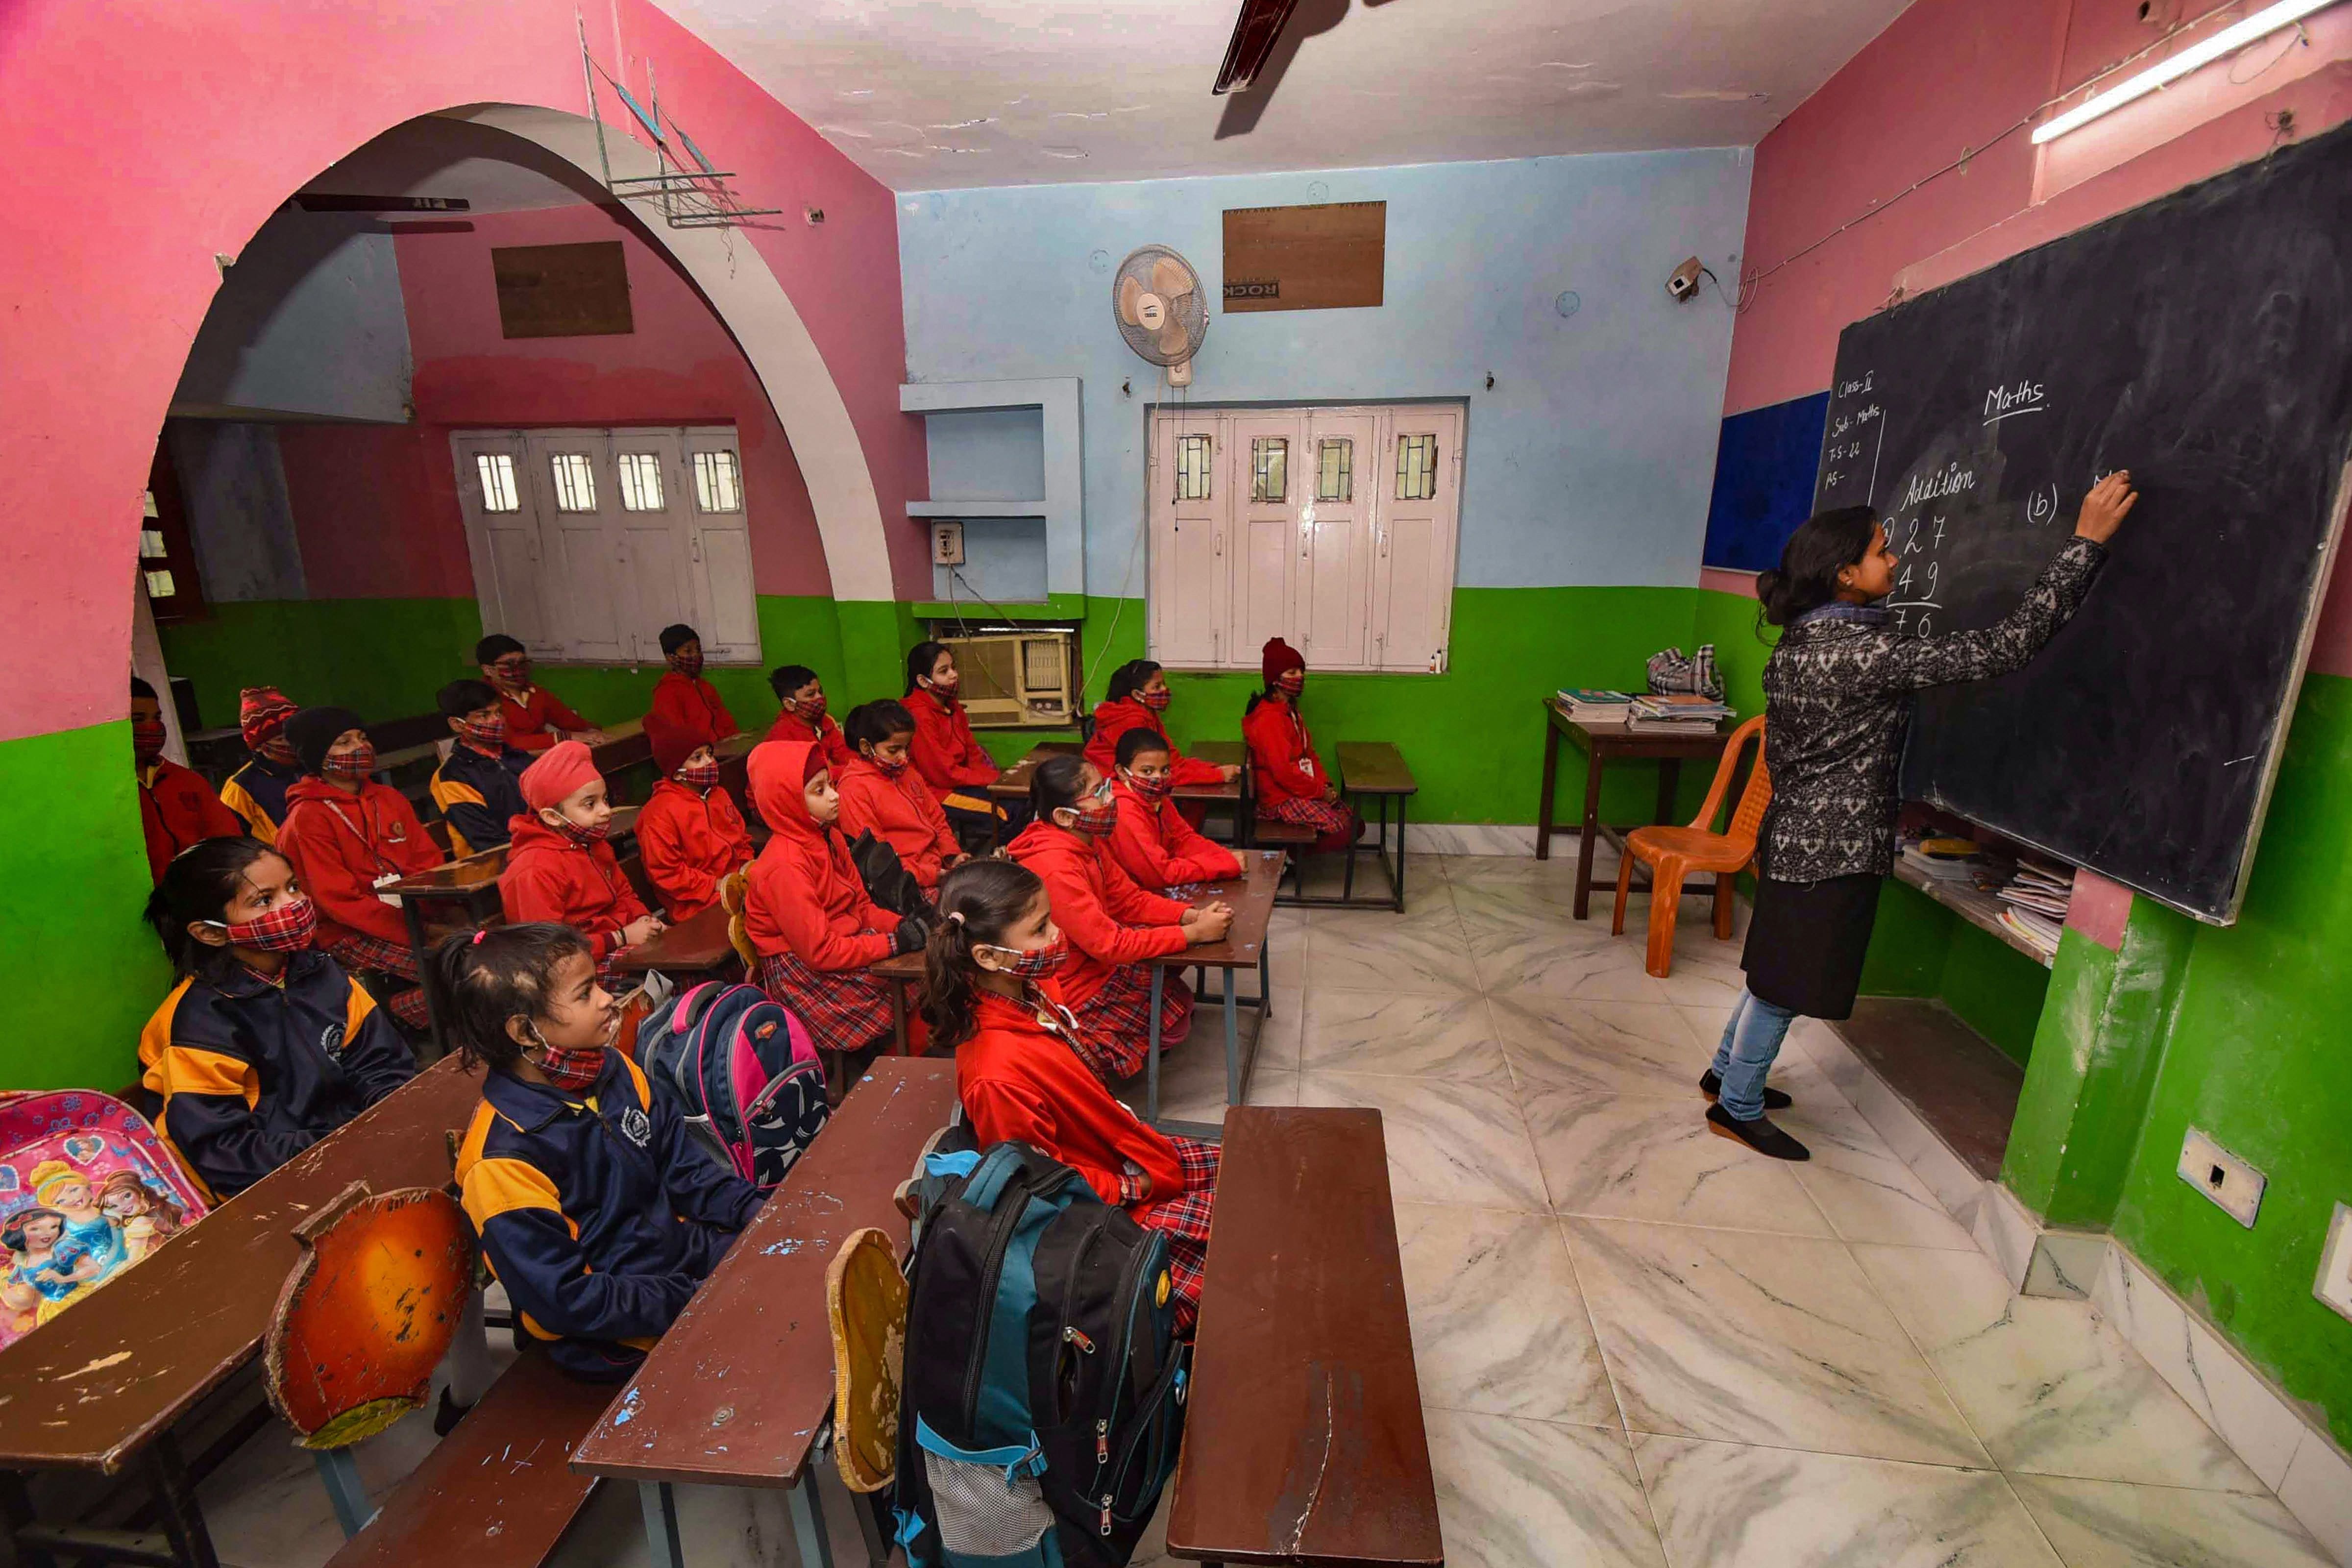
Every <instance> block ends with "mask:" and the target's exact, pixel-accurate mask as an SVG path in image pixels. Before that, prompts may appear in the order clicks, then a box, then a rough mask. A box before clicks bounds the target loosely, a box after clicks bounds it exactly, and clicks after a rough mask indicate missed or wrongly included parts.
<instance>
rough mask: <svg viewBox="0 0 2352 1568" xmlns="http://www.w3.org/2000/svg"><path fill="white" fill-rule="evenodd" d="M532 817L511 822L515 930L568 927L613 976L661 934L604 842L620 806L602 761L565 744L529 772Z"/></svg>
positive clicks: (507, 877)
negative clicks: (619, 964) (628, 953)
mask: <svg viewBox="0 0 2352 1568" xmlns="http://www.w3.org/2000/svg"><path fill="white" fill-rule="evenodd" d="M520 782H521V784H522V803H523V805H525V806H526V807H528V808H529V810H528V812H527V814H526V815H524V816H518V817H516V818H515V819H514V821H513V822H512V823H510V824H509V831H510V835H511V837H509V838H508V840H507V844H508V848H507V864H506V869H505V870H503V871H500V872H499V905H500V906H501V907H502V908H503V909H504V910H506V917H507V923H508V924H509V925H529V924H531V923H533V922H535V921H544V922H547V923H549V924H552V925H566V926H570V927H571V928H572V930H574V931H578V932H579V933H580V934H581V935H582V936H584V937H586V938H587V939H588V947H589V952H590V956H592V957H593V958H594V959H595V961H596V970H597V973H599V974H603V975H610V974H611V973H613V960H614V957H615V956H616V955H617V954H618V953H619V952H621V950H622V949H623V948H626V947H635V945H636V944H637V943H639V942H643V941H645V940H646V938H647V937H649V936H652V935H653V934H654V933H655V932H656V931H659V930H661V929H662V918H661V917H660V916H659V915H656V914H648V913H646V906H645V903H644V900H640V899H639V898H638V897H637V890H636V889H635V888H633V887H631V886H629V879H628V876H627V874H626V873H625V872H624V871H623V870H622V869H621V863H620V861H618V860H617V859H615V858H614V856H613V847H612V845H610V844H609V843H607V842H605V840H606V839H607V838H608V837H610V836H611V834H612V831H613V800H612V796H611V795H610V794H608V793H607V792H606V790H605V787H604V775H603V774H602V773H598V772H597V771H596V763H595V759H594V758H593V757H591V756H590V755H589V754H588V748H587V747H586V746H585V745H583V744H582V743H581V742H578V741H559V742H556V743H555V744H554V745H552V746H550V747H549V748H548V749H547V750H546V751H544V752H541V753H540V756H539V761H537V762H535V763H531V764H530V766H529V767H527V768H525V769H524V770H523V771H522V779H521V781H520Z"/></svg>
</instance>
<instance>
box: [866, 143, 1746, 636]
mask: <svg viewBox="0 0 2352 1568" xmlns="http://www.w3.org/2000/svg"><path fill="white" fill-rule="evenodd" d="M1748 172H1749V163H1748V154H1747V153H1746V152H1745V151H1743V150H1740V149H1709V150H1700V151H1692V152H1674V153H1607V154H1594V155H1590V156H1582V157H1568V158H1534V159H1521V160H1516V161H1512V162H1508V163H1439V164H1424V165H1418V166H1414V167H1410V168H1393V169H1362V170H1339V171H1328V170H1327V171H1317V172H1315V173H1312V174H1305V173H1302V174H1266V175H1240V176H1232V177H1226V178H1219V179H1195V180H1153V181H1145V182H1139V183H1135V184H1102V185H1040V186H1028V187H1019V188H1006V189H995V190H974V191H935V192H919V193H914V194H910V195H905V196H902V197H901V198H900V200H899V215H898V255H899V266H900V269H901V272H902V276H903V278H904V287H905V293H906V313H907V364H908V379H909V380H911V381H917V382H923V381H985V380H995V379H1006V378H1022V377H1030V376H1055V375H1063V376H1066V375H1076V376H1079V377H1081V378H1082V379H1083V380H1084V383H1085V401H1084V419H1085V428H1086V531H1087V552H1086V553H1087V561H1086V569H1087V582H1086V590H1087V593H1088V594H1091V595H1118V594H1121V593H1122V592H1124V594H1125V595H1128V596H1140V595H1141V594H1142V592H1143V576H1142V569H1141V566H1140V563H1139V561H1137V564H1136V566H1135V571H1134V575H1133V576H1132V577H1131V578H1130V577H1129V575H1128V572H1129V563H1130V561H1131V560H1136V552H1134V550H1133V545H1134V542H1135V531H1136V529H1137V528H1138V527H1139V522H1140V519H1141V514H1142V510H1143V459H1144V413H1145V409H1146V407H1147V405H1149V404H1150V403H1151V402H1152V401H1153V400H1155V399H1156V398H1159V397H1161V396H1164V395H1166V394H1165V391H1164V389H1162V388H1161V387H1160V383H1159V376H1160V372H1159V371H1158V370H1156V369H1155V368H1154V367H1153V366H1151V365H1150V364H1147V363H1144V362H1143V361H1141V360H1139V359H1138V358H1136V357H1135V356H1134V355H1133V354H1131V353H1129V352H1128V350H1127V348H1126V346H1125V344H1124V343H1123V342H1121V340H1120V338H1119V335H1118V331H1117V329H1116V328H1115V327H1114V326H1113V325H1112V319H1111V305H1110V276H1109V271H1110V268H1114V267H1116V265H1117V264H1118V259H1119V258H1121V257H1123V256H1125V255H1126V254H1127V253H1128V252H1129V250H1131V249H1133V248H1134V247H1137V246H1139V245H1142V244H1145V243H1147V242H1158V243H1161V244H1166V245H1171V246H1173V247H1175V248H1176V249H1177V250H1179V251H1181V252H1182V253H1183V255H1184V256H1185V257H1186V258H1188V259H1190V260H1191V261H1192V264H1193V265H1194V266H1196V267H1198V268H1201V270H1202V273H1203V275H1204V278H1205V280H1206V282H1207V285H1208V288H1209V290H1210V294H1211V310H1212V312H1213V315H1212V320H1211V323H1210V328H1209V336H1208V342H1207V344H1206V346H1205V347H1204V348H1203V349H1202V353H1201V356H1200V358H1199V360H1198V361H1197V362H1195V381H1194V384H1193V385H1192V391H1191V394H1190V397H1191V401H1192V402H1194V403H1197V404H1207V403H1247V402H1257V403H1267V402H1280V403H1312V402H1371V401H1390V400H1398V399H1405V398H1416V397H1466V398H1467V399H1468V400H1469V405H1470V435H1469V447H1468V451H1467V457H1466V460H1465V465H1464V482H1463V503H1462V554H1461V563H1460V567H1459V575H1458V581H1459V582H1460V584H1462V585H1463V586H1465V587H1520V586H1560V585H1570V584H1610V585H1613V584H1654V585H1667V586H1687V585H1689V584H1692V583H1693V582H1695V581H1696V579H1697V574H1698V564H1699V550H1700V544H1701V541H1702V539H1703V537H1704V535H1705V532H1706V509H1707V494H1708V486H1709V480H1710V478H1711V476H1712V475H1713V472H1714V468H1715V443H1716V436H1717V429H1718V426H1719V423H1720V421H1721V419H1722V416H1723V387H1724V376H1725V371H1726V367H1727V363H1728V360H1729V355H1730V351H1731V322H1732V312H1731V310H1730V307H1729V305H1728V304H1727V302H1726V301H1725V300H1724V299H1723V297H1722V296H1721V294H1720V293H1719V292H1718V291H1717V290H1716V289H1713V288H1711V287H1709V288H1706V289H1703V291H1702V293H1701V294H1700V296H1699V297H1698V299H1696V300H1694V301H1691V302H1687V303H1684V304H1676V303H1675V302H1674V301H1673V300H1670V299H1669V298H1668V297H1667V295H1666V291H1665V279H1666V275H1667V274H1668V273H1669V272H1670V271H1672V270H1673V268H1674V267H1675V264H1676V263H1677V262H1679V261H1681V260H1682V259H1683V258H1685V256H1689V255H1692V254H1696V255H1697V256H1699V257H1700V258H1702V259H1703V260H1705V261H1706V264H1707V265H1708V266H1710V267H1712V268H1714V269H1715V271H1716V273H1717V275H1718V276H1720V277H1725V278H1732V279H1737V277H1738V267H1737V264H1736V263H1735V262H1734V261H1733V260H1732V257H1733V255H1734V253H1735V252H1736V251H1737V250H1738V247H1739V245H1740V236H1741V233H1742V230H1743V228H1744V226H1745V225H1746V221H1747V205H1748ZM1314 185H1320V186H1322V187H1325V190H1326V191H1327V192H1328V195H1327V194H1323V193H1319V192H1311V191H1310V186H1314ZM1314 200H1328V201H1334V202H1348V201H1386V202H1387V203H1388V204H1389V210H1388V269H1387V286H1386V300H1387V302H1386V304H1385V305H1383V306H1382V307H1381V308H1380V309H1378V310H1300V311H1276V312H1266V313H1260V314H1249V315H1238V316H1234V315H1227V314H1225V313H1223V310H1222V309H1221V308H1220V307H1219V305H1218V304H1217V302H1216V295H1217V284H1218V280H1219V276H1220V273H1221V270H1222V252H1223V211H1224V209H1225V208H1227V207H1244V206H1274V205H1287V204H1296V203H1305V202H1308V201H1314ZM1096 252H1101V253H1103V257H1104V260H1103V261H1102V262H1100V263H1097V262H1095V261H1094V260H1093V259H1092V258H1093V256H1094V254H1095V253H1096ZM1564 289H1573V290H1575V291H1576V293H1577V295H1578V297H1579V300H1580V306H1579V308H1578V310H1577V311H1576V313H1575V314H1574V315H1573V316H1570V317H1567V318H1563V317H1561V316H1560V315H1559V312H1558V311H1557V310H1556V309H1555V308H1554V300H1555V298H1556V297H1557V296H1558V295H1559V293H1560V292H1561V291H1562V290H1564ZM1489 373H1492V374H1493V375H1494V377H1495V381H1496V384H1495V389H1494V390H1493V391H1492V392H1489V391H1487V390H1486V376H1487V374H1489ZM1129 379H1131V380H1132V382H1133V385H1134V391H1133V393H1132V394H1131V395H1123V394H1122V393H1121V392H1120V390H1119V384H1120V382H1121V381H1122V380H1129Z"/></svg>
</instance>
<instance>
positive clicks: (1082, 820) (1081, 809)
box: [1066, 792, 1118, 838]
mask: <svg viewBox="0 0 2352 1568" xmlns="http://www.w3.org/2000/svg"><path fill="white" fill-rule="evenodd" d="M1069 811H1070V815H1071V821H1070V822H1068V823H1067V824H1066V826H1068V828H1069V830H1070V831H1071V832H1073V833H1076V834H1077V835H1079V836H1080V837H1086V838H1100V837H1103V836H1104V835H1105V834H1107V833H1108V832H1109V831H1110V830H1111V828H1112V827H1113V826H1115V825H1116V824H1117V823H1118V801H1116V800H1113V799H1112V798H1111V797H1110V795H1108V793H1107V792H1097V793H1096V794H1094V795H1087V797H1086V798H1085V799H1083V800H1081V801H1079V802H1077V803H1076V805H1072V806H1070V807H1069Z"/></svg>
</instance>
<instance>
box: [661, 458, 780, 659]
mask: <svg viewBox="0 0 2352 1568" xmlns="http://www.w3.org/2000/svg"><path fill="white" fill-rule="evenodd" d="M685 445H686V451H687V457H686V459H685V461H684V463H683V464H682V465H681V471H682V472H684V473H685V474H686V475H687V476H688V483H687V486H686V488H685V489H682V490H681V491H680V492H679V494H680V498H681V500H682V502H683V504H684V506H685V508H686V515H687V517H688V521H689V524H690V528H691V533H690V537H689V538H688V541H687V550H686V554H687V560H686V562H685V563H684V565H685V569H686V574H687V583H688V592H689V593H690V595H691V596H692V602H693V605H694V614H693V616H691V617H690V618H691V619H692V620H693V622H694V625H695V629H696V630H698V631H699V632H700V633H701V634H702V656H703V658H706V659H709V660H712V661H714V662H718V663H722V664H744V663H751V664H756V663H758V662H759V659H760V605H759V598H758V595H756V594H755V593H754V592H753V591H752V586H751V511H750V502H749V500H747V499H746V498H745V496H744V495H743V492H742V483H741V476H742V458H741V455H740V451H739V449H738V447H737V445H736V437H735V432H734V431H733V430H731V429H725V430H721V429H690V430H688V431H687V432H685ZM697 453H706V454H710V455H713V456H717V455H719V454H722V453H723V454H724V456H725V457H726V458H727V461H726V463H725V464H724V465H723V466H722V467H723V469H724V474H723V475H722V476H721V482H720V483H719V484H717V485H711V484H709V483H704V484H696V483H695V482H693V479H694V469H695V468H696V462H695V456H694V455H695V454H697ZM726 476H731V478H732V484H731V486H730V484H729V483H727V482H725V477H726ZM730 489H731V493H729V492H730ZM706 490H708V491H709V492H710V493H709V495H708V496H706V495H705V493H704V492H705V491H706ZM705 500H709V502H710V503H712V504H711V508H710V509H709V510H706V509H705V506H704V502H705ZM730 501H731V502H732V503H733V505H734V510H719V509H721V508H724V507H725V506H726V505H727V504H728V503H729V502H730Z"/></svg>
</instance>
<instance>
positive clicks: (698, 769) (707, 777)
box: [669, 760, 719, 795]
mask: <svg viewBox="0 0 2352 1568" xmlns="http://www.w3.org/2000/svg"><path fill="white" fill-rule="evenodd" d="M669 776H670V777H671V778H673V779H675V780H677V782H678V783H679V784H684V785H685V786H686V787H687V788H688V789H690V790H693V791H695V792H696V793H697V794H698V795H699V794H708V793H709V792H710V791H711V790H713V789H716V788H718V787H719V763H717V761H715V760H714V761H711V762H708V763H678V765H677V772H676V773H672V774H670V775H669Z"/></svg>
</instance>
